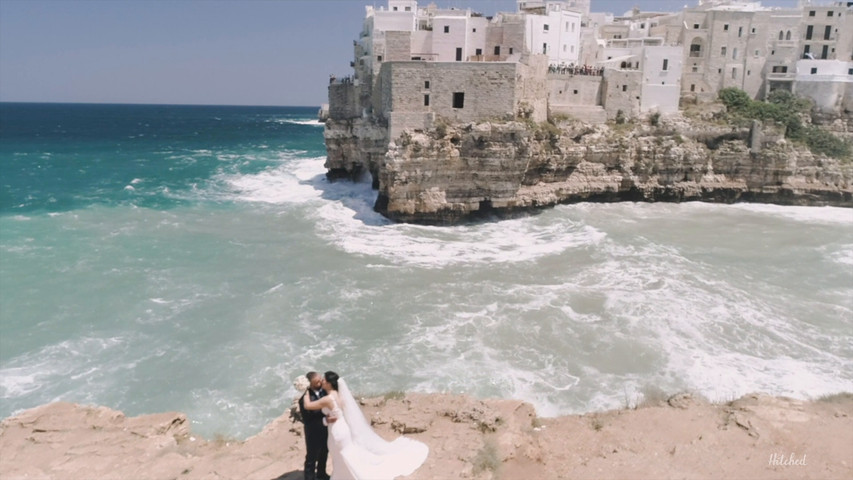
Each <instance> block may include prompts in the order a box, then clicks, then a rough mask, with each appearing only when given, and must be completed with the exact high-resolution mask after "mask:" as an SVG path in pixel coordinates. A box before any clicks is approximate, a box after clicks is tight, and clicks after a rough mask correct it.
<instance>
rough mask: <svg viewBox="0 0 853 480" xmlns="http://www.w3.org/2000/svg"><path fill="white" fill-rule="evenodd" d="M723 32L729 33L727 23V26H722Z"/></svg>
mask: <svg viewBox="0 0 853 480" xmlns="http://www.w3.org/2000/svg"><path fill="white" fill-rule="evenodd" d="M723 31H724V32H728V31H729V24H728V23H727V24H725V25H723Z"/></svg>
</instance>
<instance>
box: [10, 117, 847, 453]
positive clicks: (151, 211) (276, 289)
mask: <svg viewBox="0 0 853 480" xmlns="http://www.w3.org/2000/svg"><path fill="white" fill-rule="evenodd" d="M316 112H317V109H316V108H291V107H215V106H153V105H83V104H12V103H2V104H0V417H7V416H9V415H11V414H13V413H15V412H17V411H19V410H22V409H26V408H30V407H34V406H37V405H40V404H43V403H46V402H51V401H56V400H64V401H71V402H78V403H86V404H100V405H106V406H109V407H112V408H116V409H120V410H123V411H124V412H125V413H127V414H128V415H138V414H143V413H155V412H162V411H175V410H177V411H182V412H185V413H187V414H188V416H189V417H190V419H191V420H192V421H193V429H194V431H195V432H197V433H199V434H201V435H205V436H212V435H214V434H216V433H221V434H224V435H228V436H235V437H240V438H245V437H247V436H250V435H253V434H255V433H258V432H259V431H260V430H261V428H263V426H264V425H265V424H267V423H268V422H270V421H271V420H272V419H274V418H276V417H277V416H279V415H281V414H282V413H283V412H284V411H285V410H286V409H287V408H288V407H289V405H290V403H291V400H292V397H293V396H294V395H295V393H296V392H294V391H293V389H292V387H291V383H292V381H293V379H294V378H295V377H296V376H298V375H300V374H302V373H304V372H305V371H307V370H308V369H317V370H327V369H333V370H336V371H337V372H338V373H340V374H341V375H342V376H344V377H346V378H348V381H349V383H350V385H352V386H353V388H354V389H355V390H356V391H358V392H361V393H366V394H370V393H381V392H387V391H391V390H411V391H423V392H456V393H467V394H471V395H475V396H480V397H504V398H517V399H523V400H527V401H529V402H531V403H533V404H534V405H535V406H536V408H537V410H538V412H539V414H540V415H543V416H552V415H559V414H566V413H576V412H586V411H592V410H601V409H607V408H618V407H621V406H624V405H626V404H633V403H636V402H638V401H640V400H641V399H642V398H643V393H644V392H647V391H648V389H649V388H659V389H663V390H665V391H667V392H673V393H674V392H678V391H683V390H688V391H692V392H696V393H700V394H702V395H705V396H706V397H708V398H710V399H712V400H727V399H732V398H735V397H738V396H740V395H742V394H744V393H748V392H753V391H760V392H766V393H770V394H778V395H789V396H793V397H797V398H814V397H817V396H820V395H824V394H828V393H834V392H838V391H853V210H849V209H839V208H804V207H779V206H771V205H711V204H702V203H685V204H633V203H621V204H609V205H605V204H577V205H565V206H560V207H557V208H553V209H549V210H545V211H543V212H542V213H541V214H538V215H533V216H530V217H526V218H519V219H513V220H504V221H499V222H488V223H479V224H474V225H466V226H458V227H450V228H447V227H425V226H415V225H404V224H392V223H390V222H388V221H387V220H385V219H384V218H383V217H381V216H380V215H378V214H376V213H374V212H373V210H372V205H373V201H374V200H375V197H376V193H375V192H374V191H372V190H371V189H370V181H369V179H364V181H363V182H360V183H351V182H338V183H329V182H327V181H326V179H325V175H324V173H325V169H324V167H323V163H324V160H325V159H324V155H325V150H324V146H323V128H322V125H321V124H319V123H317V122H316V120H315V116H316Z"/></svg>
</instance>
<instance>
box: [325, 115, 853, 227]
mask: <svg viewBox="0 0 853 480" xmlns="http://www.w3.org/2000/svg"><path fill="white" fill-rule="evenodd" d="M848 117H849V116H848ZM652 123H654V125H653V124H652ZM835 128H836V129H837V130H839V132H838V134H839V135H840V136H842V137H843V136H848V137H849V136H851V134H853V121H851V120H850V118H841V119H838V121H837V122H836V124H835ZM387 132H388V130H387V128H386V127H385V126H383V125H380V124H376V123H373V121H371V120H369V119H351V120H343V121H338V120H329V121H327V123H326V132H325V139H326V146H327V153H328V156H327V162H326V167H327V169H328V176H329V178H331V179H336V178H341V177H348V178H353V177H357V176H359V175H361V174H363V173H365V172H370V174H372V176H373V186H374V188H376V189H378V191H379V195H378V199H377V202H376V205H375V209H376V210H377V211H378V212H380V213H382V214H383V215H385V216H386V217H388V218H390V219H393V220H396V221H402V222H412V223H425V224H454V223H458V222H463V221H468V220H472V219H477V218H481V217H483V216H492V215H497V216H503V215H513V214H516V213H519V212H528V211H531V210H535V209H539V208H542V207H550V206H554V205H557V204H562V203H575V202H584V201H592V202H616V201H648V202H658V201H668V202H682V201H707V202H721V203H734V202H762V203H773V204H780V205H815V206H825V205H829V206H840V207H853V161H851V159H850V158H831V157H828V156H826V155H822V154H814V153H812V152H811V151H810V150H809V149H808V148H807V147H806V146H804V145H803V144H800V143H796V142H792V141H790V140H788V139H786V138H785V136H784V127H778V126H774V125H772V124H762V123H761V122H759V121H753V122H752V124H751V125H749V126H732V125H727V124H725V123H722V122H719V121H714V120H713V115H707V116H706V118H688V117H687V116H685V115H682V114H679V115H673V116H669V117H667V118H659V119H656V120H655V121H654V122H648V121H643V122H633V123H632V122H629V123H625V124H617V123H614V122H610V123H608V124H602V125H587V124H584V123H582V122H578V121H572V120H569V119H562V120H552V121H549V122H542V123H535V122H532V121H529V120H527V121H524V120H522V121H503V120H501V121H491V122H477V123H462V124H443V123H437V124H436V125H434V128H431V129H425V130H406V131H404V132H403V133H402V134H401V135H400V136H398V137H397V138H396V139H393V140H389V138H388V133H387Z"/></svg>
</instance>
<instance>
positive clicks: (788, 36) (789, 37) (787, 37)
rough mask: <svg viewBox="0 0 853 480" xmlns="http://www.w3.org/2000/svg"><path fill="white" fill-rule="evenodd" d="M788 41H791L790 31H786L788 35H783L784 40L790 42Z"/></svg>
mask: <svg viewBox="0 0 853 480" xmlns="http://www.w3.org/2000/svg"><path fill="white" fill-rule="evenodd" d="M790 39H791V31H790V30H788V34H787V35H785V40H790Z"/></svg>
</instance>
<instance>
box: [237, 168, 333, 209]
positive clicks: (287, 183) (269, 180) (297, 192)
mask: <svg viewBox="0 0 853 480" xmlns="http://www.w3.org/2000/svg"><path fill="white" fill-rule="evenodd" d="M321 160H322V159H304V160H293V161H292V162H290V163H284V164H282V165H280V166H278V167H274V168H271V169H268V170H265V171H263V172H261V173H257V174H253V175H231V174H229V175H223V176H222V177H221V180H222V181H223V182H225V183H226V184H227V185H228V186H229V188H230V189H231V191H232V192H234V194H235V196H236V198H237V199H238V200H240V201H244V202H259V203H270V204H298V203H304V202H308V201H312V200H315V199H317V198H319V197H320V196H321V194H322V191H320V190H318V189H317V188H316V187H315V186H314V184H313V183H312V182H313V181H314V179H315V177H318V176H321V175H323V174H324V173H325V170H324V169H323V163H322V161H321Z"/></svg>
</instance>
